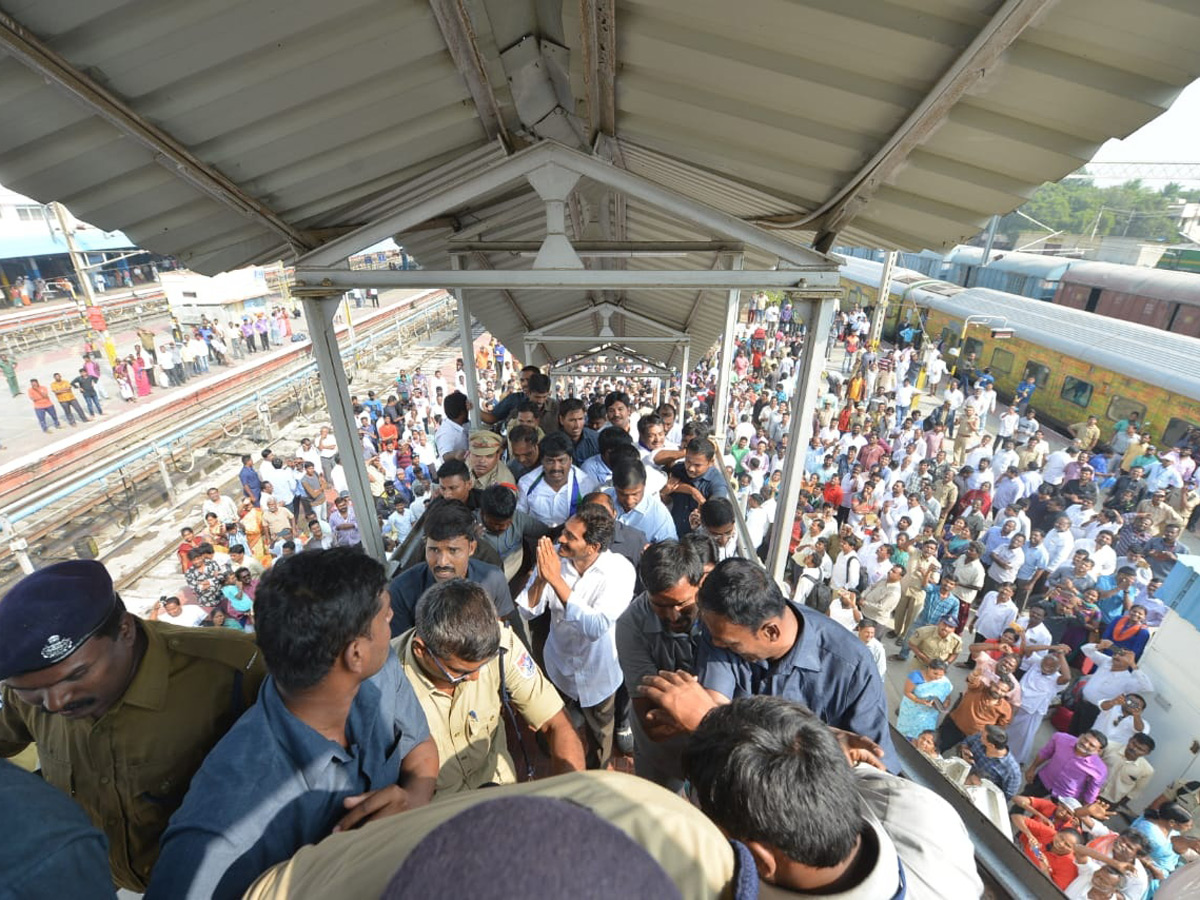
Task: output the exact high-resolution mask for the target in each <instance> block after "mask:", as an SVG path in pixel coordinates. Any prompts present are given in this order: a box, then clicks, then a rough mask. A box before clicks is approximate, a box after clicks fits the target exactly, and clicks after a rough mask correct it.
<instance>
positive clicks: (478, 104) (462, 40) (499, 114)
mask: <svg viewBox="0 0 1200 900" xmlns="http://www.w3.org/2000/svg"><path fill="white" fill-rule="evenodd" d="M429 8H430V9H432V10H433V17H434V19H436V20H437V25H438V30H439V31H441V33H442V38H443V39H444V40H445V41H446V48H447V49H448V50H449V51H450V58H451V59H453V60H454V65H455V67H456V68H457V69H458V71H459V73H460V74H461V75H462V78H463V81H464V82H466V85H467V91H468V93H470V95H471V102H473V103H474V104H475V112H476V113H477V114H478V115H479V122H480V124H481V125H483V130H484V131H485V132H486V133H487V136H488V138H489V139H490V140H497V139H499V141H500V142H501V144H503V145H504V148H505V149H506V150H508V151H511V150H512V147H513V143H512V135H511V134H509V131H508V126H507V125H506V124H505V121H504V112H503V110H501V108H500V103H499V102H498V101H497V100H496V92H495V90H493V88H492V81H491V78H489V77H488V73H487V69H486V68H485V67H484V65H483V54H482V53H481V52H480V50H479V43H478V41H476V39H475V26H474V24H473V23H472V22H471V17H470V15H469V14H468V13H467V10H466V7H464V6H463V3H462V0H429Z"/></svg>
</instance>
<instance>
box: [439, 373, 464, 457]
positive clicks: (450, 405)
mask: <svg viewBox="0 0 1200 900" xmlns="http://www.w3.org/2000/svg"><path fill="white" fill-rule="evenodd" d="M445 410H446V415H445V418H443V419H442V424H441V425H439V426H438V430H437V433H436V434H435V435H434V436H433V442H434V444H435V445H436V446H437V452H438V464H439V465H441V464H442V463H443V462H445V461H446V460H448V459H466V456H467V451H468V450H469V449H470V443H469V440H468V437H467V428H466V424H467V420H468V419H469V418H470V416H471V401H470V400H468V399H467V396H466V394H460V393H459V392H458V391H455V392H454V393H452V394H451V395H450V396H449V397H447V398H446V406H445Z"/></svg>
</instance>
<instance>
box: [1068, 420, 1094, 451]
mask: <svg viewBox="0 0 1200 900" xmlns="http://www.w3.org/2000/svg"><path fill="white" fill-rule="evenodd" d="M1071 434H1073V435H1075V439H1076V440H1077V441H1078V442H1079V447H1080V449H1082V450H1091V449H1092V448H1093V447H1095V446H1096V443H1097V442H1098V441H1099V440H1100V428H1099V426H1097V425H1089V424H1087V423H1086V422H1080V423H1079V424H1078V425H1072V426H1071Z"/></svg>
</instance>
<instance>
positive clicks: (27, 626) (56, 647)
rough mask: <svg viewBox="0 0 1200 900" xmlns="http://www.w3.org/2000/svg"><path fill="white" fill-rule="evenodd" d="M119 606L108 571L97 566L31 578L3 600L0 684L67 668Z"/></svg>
mask: <svg viewBox="0 0 1200 900" xmlns="http://www.w3.org/2000/svg"><path fill="white" fill-rule="evenodd" d="M116 602H117V601H116V593H115V592H114V591H113V583H112V578H111V577H110V576H109V574H108V570H107V569H105V568H104V566H102V565H101V564H100V563H98V562H95V561H94V560H87V559H74V560H69V561H67V562H60V563H55V564H54V565H52V566H47V567H46V568H44V569H39V570H38V571H36V572H34V573H33V574H32V575H26V576H25V577H24V578H22V579H21V580H20V581H19V582H17V584H16V586H15V587H14V588H13V589H12V590H11V591H9V592H8V593H7V594H5V595H4V599H3V600H0V679H4V678H9V677H11V676H13V675H21V674H23V673H25V672H36V671H38V670H39V669H45V668H49V667H50V666H53V665H56V664H57V663H60V662H62V661H63V660H64V659H66V658H67V657H68V656H70V655H71V654H72V653H74V652H75V651H76V650H78V649H79V648H80V646H81V645H82V644H83V642H84V641H86V640H87V639H88V638H90V637H91V636H92V635H93V634H95V633H96V631H97V629H99V628H100V626H101V625H103V624H104V622H105V620H106V619H107V618H108V617H109V615H110V614H111V613H112V610H113V607H114V605H115V604H116Z"/></svg>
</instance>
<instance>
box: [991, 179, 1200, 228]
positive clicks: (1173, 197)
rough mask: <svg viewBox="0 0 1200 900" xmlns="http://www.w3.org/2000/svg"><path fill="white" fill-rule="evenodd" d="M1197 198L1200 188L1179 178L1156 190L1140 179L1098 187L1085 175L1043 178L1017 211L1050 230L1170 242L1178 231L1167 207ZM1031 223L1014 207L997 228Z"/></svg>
mask: <svg viewBox="0 0 1200 900" xmlns="http://www.w3.org/2000/svg"><path fill="white" fill-rule="evenodd" d="M1196 200H1200V191H1195V190H1193V191H1185V190H1184V189H1183V188H1182V187H1180V186H1179V185H1178V184H1168V185H1167V186H1166V187H1165V188H1163V189H1162V190H1161V191H1154V190H1151V189H1150V188H1147V187H1146V186H1144V185H1143V184H1142V183H1141V182H1140V181H1127V182H1126V183H1125V184H1121V185H1116V186H1113V187H1105V188H1102V187H1096V185H1094V184H1092V183H1091V182H1090V181H1087V180H1084V179H1070V180H1068V181H1062V182H1059V183H1058V184H1050V183H1047V184H1043V185H1042V186H1041V187H1040V188H1038V189H1037V192H1036V193H1035V194H1034V195H1033V196H1032V197H1030V198H1029V200H1028V202H1026V203H1025V204H1024V205H1023V206H1022V207H1021V208H1020V212H1022V213H1024V214H1025V215H1026V216H1029V217H1030V218H1033V219H1036V220H1037V221H1038V222H1040V223H1042V224H1043V225H1045V226H1047V227H1048V228H1050V229H1051V230H1054V231H1064V232H1068V233H1071V234H1083V235H1091V234H1095V235H1097V236H1103V235H1117V236H1128V237H1138V238H1145V239H1147V240H1152V241H1169V242H1174V241H1177V240H1178V239H1179V237H1178V233H1177V232H1176V230H1175V222H1176V220H1175V217H1174V216H1172V215H1171V214H1170V212H1169V211H1168V209H1169V207H1170V206H1172V205H1173V204H1178V203H1180V202H1182V201H1193V202H1194V201H1196ZM1035 227H1036V226H1034V225H1033V223H1032V222H1030V221H1029V219H1026V218H1024V217H1023V216H1021V215H1018V214H1017V213H1016V212H1012V213H1009V214H1008V215H1007V216H1005V217H1004V218H1003V219H1001V220H1000V228H999V230H1000V232H1001V233H1003V234H1005V235H1007V236H1008V238H1009V239H1010V240H1015V239H1016V236H1017V234H1019V233H1020V232H1022V231H1029V230H1031V229H1032V228H1035Z"/></svg>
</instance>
